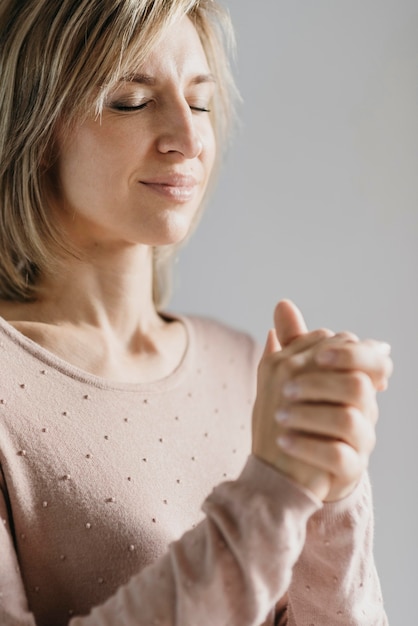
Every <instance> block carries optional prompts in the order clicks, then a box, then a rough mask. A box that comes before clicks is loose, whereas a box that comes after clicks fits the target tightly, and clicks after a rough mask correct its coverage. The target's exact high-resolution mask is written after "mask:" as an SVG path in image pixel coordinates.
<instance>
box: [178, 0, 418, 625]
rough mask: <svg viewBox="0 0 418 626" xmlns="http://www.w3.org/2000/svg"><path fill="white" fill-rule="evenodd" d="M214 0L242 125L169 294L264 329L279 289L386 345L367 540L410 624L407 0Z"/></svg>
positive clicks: (260, 333)
mask: <svg viewBox="0 0 418 626" xmlns="http://www.w3.org/2000/svg"><path fill="white" fill-rule="evenodd" d="M224 4H225V5H226V6H227V7H228V8H229V10H230V12H231V15H232V18H233V21H234V23H235V28H236V32H237V40H238V62H237V64H236V67H235V71H236V77H237V81H238V85H239V88H240V91H241V94H242V96H243V100H244V104H243V106H242V107H241V111H240V117H241V120H242V125H241V129H240V131H239V133H238V136H237V137H236V138H235V142H234V144H233V147H232V149H231V150H230V152H229V155H228V158H227V162H226V165H225V168H224V172H223V176H222V178H221V180H220V184H219V187H218V190H217V192H216V194H215V196H214V198H213V201H212V202H211V204H210V206H209V207H208V209H207V212H206V214H205V216H204V218H203V222H202V224H201V226H200V228H199V229H198V231H197V233H196V234H195V235H194V237H193V239H192V240H191V242H190V243H189V244H188V246H187V247H186V248H185V250H184V251H183V252H182V254H181V255H180V259H179V262H178V265H177V267H176V272H175V296H174V298H173V300H172V303H171V306H170V307H169V308H171V309H172V310H175V311H180V312H190V313H203V314H206V315H210V316H213V317H216V318H218V319H221V320H223V321H225V322H227V323H230V324H232V325H234V326H236V327H238V328H242V329H244V330H246V331H249V332H250V333H251V334H253V335H254V336H255V337H256V338H258V339H259V341H260V342H262V341H264V339H265V335H266V332H267V329H268V328H269V327H270V326H271V325H272V310H273V307H274V305H275V303H276V302H277V301H278V300H279V299H280V298H283V297H288V298H292V299H293V300H294V301H295V302H296V303H297V304H298V305H299V307H300V308H301V309H302V311H303V313H304V314H305V318H306V320H307V322H308V325H309V326H310V327H311V328H314V327H318V326H328V327H330V328H332V329H335V330H343V329H350V330H353V331H354V332H356V333H357V334H359V335H360V336H361V337H374V338H380V339H385V340H387V341H389V342H390V343H391V344H392V347H393V358H394V361H395V366H396V370H395V373H394V375H393V377H392V380H391V384H390V388H389V390H388V391H387V392H386V393H385V394H383V395H382V396H381V398H380V406H381V419H380V421H379V425H378V446H377V448H376V450H375V452H374V454H373V457H372V461H371V468H370V469H371V475H372V482H373V486H374V496H375V512H376V542H375V554H376V560H377V564H378V569H379V572H380V577H381V582H382V586H383V593H384V599H385V604H386V608H387V612H388V615H389V620H390V624H391V626H398V625H399V626H414V625H416V624H418V617H417V616H416V614H417V610H416V602H417V599H416V587H417V580H418V574H417V556H418V551H417V544H418V541H417V532H416V531H417V521H416V519H417V518H416V515H417V500H418V497H417V486H416V484H417V475H418V472H417V470H418V462H417V457H418V452H417V446H416V439H417V434H418V428H417V423H416V420H417V404H418V383H417V374H416V365H415V364H416V360H417V359H416V355H417V353H418V332H417V313H418V296H417V288H416V269H417V268H418V263H417V260H418V259H417V257H418V253H417V248H418V246H417V239H418V237H417V233H418V202H417V201H418V183H417V178H418V72H417V70H418V3H417V0H350V1H348V0H346V1H338V0H328V1H325V0H315V2H313V1H312V0H310V1H308V0H302V1H295V0H292V1H290V0H283V1H279V0H277V1H275V0H257V2H244V1H243V0H241V1H240V0H224ZM365 626H367V625H365Z"/></svg>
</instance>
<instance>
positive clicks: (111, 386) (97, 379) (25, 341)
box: [0, 312, 195, 393]
mask: <svg viewBox="0 0 418 626" xmlns="http://www.w3.org/2000/svg"><path fill="white" fill-rule="evenodd" d="M161 316H162V317H164V318H165V319H167V320H170V321H177V322H181V323H182V324H183V326H184V327H185V330H186V337H187V341H186V348H185V351H184V353H183V356H182V358H181V360H180V362H179V363H178V365H177V366H176V367H175V369H174V370H173V371H172V372H171V373H170V374H168V375H167V376H164V377H163V378H160V379H157V380H155V381H150V382H145V383H127V382H126V383H124V382H117V381H112V380H110V379H107V378H103V377H101V376H96V375H95V374H91V373H90V372H87V371H85V370H83V369H81V368H79V367H77V366H76V365H72V364H71V363H69V362H68V361H65V360H64V359H62V358H61V357H59V356H57V355H56V354H54V353H53V352H50V351H49V350H47V349H46V348H44V347H43V346H41V345H40V344H38V343H36V342H35V341H33V340H32V339H30V338H29V337H27V336H26V335H24V334H23V333H21V332H20V331H19V330H17V329H16V328H15V327H14V326H12V324H9V322H8V321H7V320H5V319H4V318H3V317H1V316H0V332H1V334H2V335H3V336H7V337H8V339H9V340H11V341H12V343H14V344H15V345H17V346H19V347H20V348H21V349H22V350H24V351H25V352H26V353H29V354H30V355H32V356H33V357H35V358H36V359H37V360H38V361H40V362H42V363H43V364H44V365H47V366H49V367H50V368H52V369H54V370H56V371H57V372H60V373H61V374H63V375H65V376H67V377H70V378H72V379H73V380H76V381H79V382H82V383H84V384H87V385H90V386H92V387H96V388H99V389H103V390H110V391H112V390H114V391H116V390H119V391H136V392H144V393H153V392H155V393H157V392H161V391H166V390H168V389H171V388H173V387H176V386H177V385H178V384H180V382H181V381H182V380H183V378H184V376H185V375H186V374H187V372H188V371H189V370H190V367H191V363H192V361H193V355H194V351H195V331H194V327H193V324H192V322H191V320H190V319H189V318H188V317H186V316H183V315H180V314H173V313H171V312H170V313H166V312H163V313H161Z"/></svg>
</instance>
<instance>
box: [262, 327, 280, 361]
mask: <svg viewBox="0 0 418 626" xmlns="http://www.w3.org/2000/svg"><path fill="white" fill-rule="evenodd" d="M280 349H281V346H280V343H279V340H278V339H277V335H276V331H275V330H274V328H272V329H271V330H269V332H268V335H267V341H266V345H265V347H264V352H263V355H262V357H265V356H268V355H269V354H274V353H275V352H278V351H279V350H280Z"/></svg>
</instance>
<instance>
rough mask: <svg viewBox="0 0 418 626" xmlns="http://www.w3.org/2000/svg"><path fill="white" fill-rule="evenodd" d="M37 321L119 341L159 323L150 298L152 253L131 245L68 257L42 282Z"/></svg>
mask: <svg viewBox="0 0 418 626" xmlns="http://www.w3.org/2000/svg"><path fill="white" fill-rule="evenodd" d="M42 287H43V289H42V291H43V293H44V294H46V295H45V297H43V298H42V300H41V301H40V303H39V305H40V309H41V311H42V317H43V318H44V319H45V318H46V317H48V318H50V321H51V322H56V323H69V324H74V325H82V324H85V325H89V326H93V327H95V328H97V329H99V330H103V331H106V332H109V331H110V332H112V333H114V334H115V335H117V336H118V337H119V338H120V339H121V340H122V341H123V339H124V338H125V339H129V338H130V337H132V335H133V334H135V333H137V332H138V331H140V332H143V333H147V331H149V329H150V328H152V327H155V325H158V324H161V318H159V316H158V314H157V311H156V309H155V305H154V302H153V298H152V289H153V267H152V249H151V248H150V247H147V246H131V247H129V248H126V249H124V250H123V251H120V250H117V251H116V250H115V251H113V252H110V253H109V250H106V254H104V253H101V251H100V250H98V251H96V252H95V254H94V256H93V255H90V256H89V259H88V260H82V261H80V260H76V259H71V260H69V261H66V262H65V264H64V267H63V269H62V270H60V271H59V272H56V273H55V274H54V275H53V276H48V277H47V278H45V279H44V281H43V282H42Z"/></svg>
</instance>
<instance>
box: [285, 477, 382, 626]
mask: <svg viewBox="0 0 418 626" xmlns="http://www.w3.org/2000/svg"><path fill="white" fill-rule="evenodd" d="M288 615H289V617H288V625H289V626H299V625H300V624H304V623H305V622H306V620H307V619H309V623H311V622H312V623H315V624H321V626H337V625H339V624H341V626H342V625H344V626H348V625H350V626H364V625H365V624H367V626H385V625H386V624H387V623H388V622H387V617H386V614H385V611H384V608H383V602H382V595H381V589H380V583H379V579H378V576H377V572H376V568H375V563H374V559H373V509H372V502H371V491H370V483H369V480H368V477H367V475H366V476H365V477H364V478H363V480H362V482H361V483H360V485H359V486H358V487H357V489H356V490H355V492H353V493H352V494H351V495H350V496H349V497H348V498H346V499H345V500H343V501H341V502H338V503H334V504H326V505H325V506H324V508H323V509H322V510H321V511H319V512H317V513H316V514H315V515H313V516H312V517H311V519H310V520H309V522H308V526H307V537H306V543H305V547H304V549H303V551H302V553H301V556H300V559H299V560H298V563H297V564H296V565H295V567H294V574H293V579H292V583H291V586H290V589H289V611H288Z"/></svg>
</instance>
